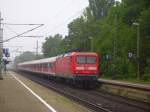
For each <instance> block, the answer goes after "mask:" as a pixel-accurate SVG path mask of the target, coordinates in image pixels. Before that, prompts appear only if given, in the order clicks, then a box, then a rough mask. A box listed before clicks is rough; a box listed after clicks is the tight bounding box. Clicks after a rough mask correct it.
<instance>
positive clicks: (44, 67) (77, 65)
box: [18, 52, 99, 84]
mask: <svg viewBox="0 0 150 112" xmlns="http://www.w3.org/2000/svg"><path fill="white" fill-rule="evenodd" d="M18 69H19V70H22V71H28V72H34V73H40V74H44V75H47V76H51V77H58V78H62V79H64V80H67V81H70V82H72V83H74V84H76V83H83V82H84V83H86V84H87V83H88V84H91V82H92V83H93V82H96V81H97V77H98V73H99V56H98V55H97V54H96V53H88V52H87V53H84V52H71V53H66V54H62V55H59V56H56V57H51V58H46V59H40V60H33V61H29V62H24V63H20V64H18Z"/></svg>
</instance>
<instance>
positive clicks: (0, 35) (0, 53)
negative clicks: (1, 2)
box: [0, 12, 3, 80]
mask: <svg viewBox="0 0 150 112" xmlns="http://www.w3.org/2000/svg"><path fill="white" fill-rule="evenodd" d="M2 20H3V19H2V18H1V12H0V41H1V42H2V41H3V29H2V28H1V21H2ZM2 58H3V43H0V80H3V77H2Z"/></svg>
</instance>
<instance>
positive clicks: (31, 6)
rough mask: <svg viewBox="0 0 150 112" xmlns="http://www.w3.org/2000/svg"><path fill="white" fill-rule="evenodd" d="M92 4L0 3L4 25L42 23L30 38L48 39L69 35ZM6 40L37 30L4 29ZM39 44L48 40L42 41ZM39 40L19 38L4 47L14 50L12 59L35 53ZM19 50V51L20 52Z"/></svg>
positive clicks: (81, 0)
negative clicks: (70, 27) (53, 36)
mask: <svg viewBox="0 0 150 112" xmlns="http://www.w3.org/2000/svg"><path fill="white" fill-rule="evenodd" d="M87 6H88V0H0V11H1V13H2V18H3V19H4V20H3V23H23V24H24V23H27V24H28V23H32V24H33V23H38V24H44V26H43V27H41V28H39V29H37V30H35V31H33V32H31V33H29V34H26V35H37V36H40V35H42V36H44V37H45V36H48V35H54V34H56V33H60V34H62V35H67V33H68V30H67V24H68V23H70V22H71V21H72V20H73V19H75V18H76V17H78V16H79V15H81V14H82V12H83V9H84V8H85V7H87ZM3 28H4V40H5V39H8V38H10V37H12V36H15V35H16V34H19V33H22V32H24V31H26V30H28V29H31V28H33V26H32V27H31V26H11V25H5V26H4V25H3ZM38 40H39V43H40V45H39V46H40V47H41V43H42V42H43V41H44V38H39V39H38ZM36 41H37V39H36V38H25V37H24V38H17V39H13V40H11V41H9V42H7V43H5V44H4V46H8V47H9V48H10V50H11V57H14V56H15V55H16V53H15V52H12V51H16V50H17V49H18V51H27V50H28V51H33V52H34V51H35V48H36ZM17 46H18V48H17Z"/></svg>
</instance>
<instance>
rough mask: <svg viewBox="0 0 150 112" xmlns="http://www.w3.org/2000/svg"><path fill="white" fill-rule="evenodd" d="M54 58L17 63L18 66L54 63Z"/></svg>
mask: <svg viewBox="0 0 150 112" xmlns="http://www.w3.org/2000/svg"><path fill="white" fill-rule="evenodd" d="M56 58H57V57H51V58H44V59H40V60H33V61H27V62H23V63H19V64H18V65H26V64H37V63H39V64H40V63H48V62H54V61H55V60H56Z"/></svg>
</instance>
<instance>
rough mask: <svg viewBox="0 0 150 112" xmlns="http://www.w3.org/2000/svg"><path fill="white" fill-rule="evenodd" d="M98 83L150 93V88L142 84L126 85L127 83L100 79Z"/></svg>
mask: <svg viewBox="0 0 150 112" xmlns="http://www.w3.org/2000/svg"><path fill="white" fill-rule="evenodd" d="M98 82H99V83H100V84H108V85H114V86H120V87H125V88H131V89H138V90H142V91H150V86H144V85H140V84H132V83H126V82H119V81H117V82H116V81H110V80H104V79H99V80H98Z"/></svg>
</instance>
